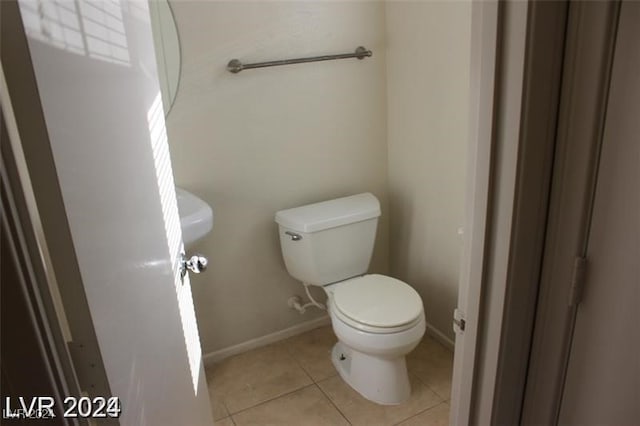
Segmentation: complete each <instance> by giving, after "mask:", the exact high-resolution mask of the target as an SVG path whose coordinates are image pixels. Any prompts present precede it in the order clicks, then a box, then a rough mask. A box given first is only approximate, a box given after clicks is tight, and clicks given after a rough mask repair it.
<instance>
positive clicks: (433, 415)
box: [206, 326, 453, 426]
mask: <svg viewBox="0 0 640 426" xmlns="http://www.w3.org/2000/svg"><path fill="white" fill-rule="evenodd" d="M335 342H336V337H335V336H334V334H333V331H332V330H331V326H326V327H321V328H317V329H315V330H312V331H309V332H307V333H305V334H301V335H299V336H295V337H292V338H290V339H287V340H284V341H282V342H278V343H275V344H272V345H269V346H265V347H263V348H259V349H255V350H252V351H249V352H246V353H243V354H240V355H237V356H234V357H232V358H229V359H226V360H224V361H222V362H221V363H219V364H216V365H214V366H212V367H210V368H208V369H207V371H206V372H207V382H208V385H209V394H210V396H211V408H212V411H213V417H214V421H215V424H216V426H232V425H235V426H244V425H296V426H299V425H302V426H307V425H309V426H316V425H319V426H324V425H369V426H373V425H380V426H382V425H402V426H412V425H421V426H429V425H437V426H441V425H442V426H444V425H448V424H449V394H450V392H451V372H452V366H453V354H452V353H451V351H449V350H448V349H446V348H445V347H443V346H442V345H440V344H439V343H437V342H436V341H434V340H433V339H431V338H429V337H428V336H425V338H424V339H423V340H422V342H420V344H419V345H418V347H417V348H416V349H415V350H414V351H413V352H412V353H411V354H409V356H408V357H407V365H408V369H409V376H410V380H411V389H412V393H411V398H410V399H409V401H407V402H405V403H404V404H400V405H395V406H382V405H377V404H374V403H372V402H370V401H367V400H366V399H364V398H363V397H362V396H360V395H359V394H358V393H357V392H355V391H354V390H353V389H351V388H350V387H349V386H348V385H347V384H346V383H344V382H343V381H342V379H341V378H340V376H338V373H337V372H336V370H335V368H334V367H333V365H332V363H331V359H330V357H329V354H330V351H331V348H332V347H333V345H334V343H335Z"/></svg>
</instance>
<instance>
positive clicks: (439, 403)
mask: <svg viewBox="0 0 640 426" xmlns="http://www.w3.org/2000/svg"><path fill="white" fill-rule="evenodd" d="M446 403H447V402H446V401H440V402H438V403H437V404H436V405H432V406H431V407H429V408H425V409H424V410H422V411H420V412H418V413H416V414H414V415H412V416H409V417H407V418H406V419H403V420H400V421H399V422H397V423H394V424H393V426H398V425H399V424H401V423H404V422H406V421H407V420H411V419H412V418H414V417H418V416H419V415H420V414H423V413H426V412H427V411H430V410H433V409H434V408H436V407H439V406H440V405H442V404H446ZM449 409H451V407H449Z"/></svg>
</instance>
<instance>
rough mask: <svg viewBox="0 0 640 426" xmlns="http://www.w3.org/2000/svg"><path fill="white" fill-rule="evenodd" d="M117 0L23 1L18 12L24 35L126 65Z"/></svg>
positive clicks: (126, 50)
mask: <svg viewBox="0 0 640 426" xmlns="http://www.w3.org/2000/svg"><path fill="white" fill-rule="evenodd" d="M134 3H135V2H121V1H120V0H105V1H88V0H24V1H21V2H20V11H21V14H22V20H23V22H24V26H25V31H26V33H27V35H28V36H30V37H32V38H34V39H37V40H39V41H42V42H44V43H47V44H50V45H52V46H54V47H57V48H59V49H63V50H67V51H69V52H73V53H77V54H79V55H85V56H89V57H91V58H95V59H99V60H103V61H107V62H112V63H114V64H119V65H125V66H127V65H130V63H131V62H130V56H129V46H128V44H127V35H126V33H125V28H124V22H123V13H122V8H123V7H134V6H135V4H134Z"/></svg>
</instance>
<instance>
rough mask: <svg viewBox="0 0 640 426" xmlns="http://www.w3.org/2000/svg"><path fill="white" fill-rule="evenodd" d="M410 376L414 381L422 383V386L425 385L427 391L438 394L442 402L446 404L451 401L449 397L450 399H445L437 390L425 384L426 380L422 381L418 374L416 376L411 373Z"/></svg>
mask: <svg viewBox="0 0 640 426" xmlns="http://www.w3.org/2000/svg"><path fill="white" fill-rule="evenodd" d="M409 374H410V375H411V376H413V378H414V379H416V380H417V381H419V382H420V383H422V384H423V385H424V386H425V387H426V388H427V389H429V390H430V391H431V392H433V393H434V394H436V396H437V397H438V398H440V399H441V400H442V401H441V402H445V401H448V400H449V399H450V397H449V398H445V397H443V396H442V395H440V393H439V392H436V390H435V389H433V388H432V387H431V386H429V384H428V383H427V382H425V381H424V380H422V379H421V378H420V377H419V376H418V375H417V374H414V373H411V372H409Z"/></svg>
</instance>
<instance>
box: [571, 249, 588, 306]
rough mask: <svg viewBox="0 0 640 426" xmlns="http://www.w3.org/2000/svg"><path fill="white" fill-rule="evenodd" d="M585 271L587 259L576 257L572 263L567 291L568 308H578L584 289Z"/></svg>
mask: <svg viewBox="0 0 640 426" xmlns="http://www.w3.org/2000/svg"><path fill="white" fill-rule="evenodd" d="M586 270H587V258H586V257H583V256H577V257H576V258H575V260H574V261H573V274H572V276H571V288H570V289H569V307H574V306H578V304H579V303H580V301H581V300H582V290H583V288H584V276H585V271H586Z"/></svg>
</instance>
